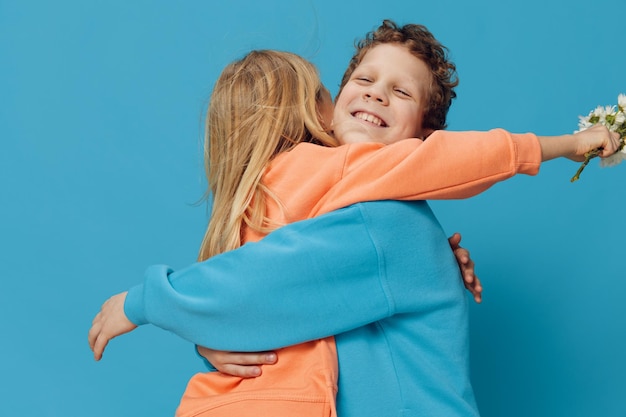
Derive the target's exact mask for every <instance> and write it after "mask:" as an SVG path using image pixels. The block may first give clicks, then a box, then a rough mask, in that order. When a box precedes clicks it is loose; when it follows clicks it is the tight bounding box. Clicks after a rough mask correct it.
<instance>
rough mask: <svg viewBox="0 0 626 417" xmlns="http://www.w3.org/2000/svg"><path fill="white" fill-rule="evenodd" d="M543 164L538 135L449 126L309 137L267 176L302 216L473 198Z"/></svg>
mask: <svg viewBox="0 0 626 417" xmlns="http://www.w3.org/2000/svg"><path fill="white" fill-rule="evenodd" d="M540 164H541V148H540V146H539V141H538V140H537V137H536V136H535V135H533V134H530V133H528V134H511V133H509V132H506V131H504V130H501V129H495V130H491V131H489V132H450V131H443V130H442V131H436V132H434V133H433V134H432V135H431V136H430V137H429V138H428V139H427V140H426V141H422V140H420V139H406V140H402V141H399V142H396V143H394V144H391V145H383V144H380V143H358V144H351V145H344V146H340V147H338V148H324V147H320V146H317V145H312V144H301V145H298V146H297V147H296V148H294V149H293V150H291V151H289V152H286V153H284V154H281V155H279V156H278V157H277V158H276V159H275V160H274V161H273V162H272V163H271V164H270V166H269V168H268V170H267V171H266V175H265V177H264V181H265V182H266V184H268V185H269V186H270V188H271V189H272V190H273V191H274V192H276V194H277V196H278V197H279V198H280V200H281V201H282V202H283V203H284V205H285V206H286V207H289V208H290V209H294V211H293V212H292V213H291V214H292V216H293V217H292V219H302V218H307V217H312V216H316V215H319V214H322V213H326V212H329V211H332V210H335V209H338V208H341V207H346V206H349V205H351V204H354V203H357V202H363V201H373V200H435V199H461V198H468V197H471V196H474V195H476V194H479V193H481V192H483V191H485V190H486V189H487V188H489V187H490V186H492V185H493V184H495V183H496V182H499V181H502V180H505V179H507V178H510V177H512V176H513V175H515V174H518V173H523V174H528V175H534V174H536V173H537V172H538V171H539V166H540ZM296 207H297V209H296Z"/></svg>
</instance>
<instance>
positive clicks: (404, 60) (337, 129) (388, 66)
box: [333, 44, 431, 144]
mask: <svg viewBox="0 0 626 417" xmlns="http://www.w3.org/2000/svg"><path fill="white" fill-rule="evenodd" d="M430 81H431V73H430V70H429V69H428V67H427V66H426V64H425V63H424V62H423V61H422V60H420V59H419V58H417V57H415V56H414V55H412V54H411V53H410V52H409V50H408V49H407V48H406V47H404V46H401V45H398V44H381V45H377V46H375V47H373V48H372V49H371V50H369V51H368V52H367V53H366V54H365V56H364V57H363V60H362V61H361V63H360V64H359V65H358V66H357V67H356V68H355V70H354V72H353V73H352V75H351V76H350V79H349V80H348V82H347V83H346V85H345V86H344V87H343V90H341V94H340V95H339V97H338V98H337V101H336V103H335V111H334V115H333V131H334V134H335V137H336V138H337V140H339V142H341V143H356V142H380V143H385V144H390V143H394V142H397V141H399V140H402V139H407V138H419V137H423V136H426V134H427V133H430V132H424V131H423V129H422V121H423V114H424V103H425V102H426V94H427V92H428V86H429V84H430Z"/></svg>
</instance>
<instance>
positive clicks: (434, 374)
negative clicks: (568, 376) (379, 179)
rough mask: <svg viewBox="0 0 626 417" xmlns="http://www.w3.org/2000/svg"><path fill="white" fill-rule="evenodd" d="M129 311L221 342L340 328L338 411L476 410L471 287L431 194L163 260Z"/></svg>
mask: <svg viewBox="0 0 626 417" xmlns="http://www.w3.org/2000/svg"><path fill="white" fill-rule="evenodd" d="M125 312H126V314H127V316H128V318H129V319H130V320H131V321H132V322H133V323H135V324H137V325H141V324H147V323H152V324H154V325H156V326H159V327H161V328H163V329H166V330H170V331H172V332H174V333H175V334H177V335H179V336H181V337H183V338H185V339H187V340H189V341H191V342H193V343H195V344H198V345H203V346H207V347H210V348H213V349H219V350H231V351H260V350H268V349H277V348H280V347H283V346H289V345H293V344H298V343H301V342H304V341H308V340H313V339H319V338H322V337H326V336H330V335H335V340H336V344H337V352H338V358H339V392H338V396H337V411H338V415H339V416H340V417H352V416H354V417H357V416H359V417H369V416H371V417H381V416H398V417H400V416H402V417H408V416H430V417H433V416H442V417H443V416H445V417H451V416H477V415H478V411H477V407H476V403H475V400H474V394H473V391H472V387H471V384H470V378H469V338H468V299H467V296H466V294H465V291H464V287H463V283H462V280H461V277H460V275H459V269H458V265H457V263H456V260H455V258H454V255H453V254H452V252H451V250H450V247H449V244H448V241H447V239H446V236H445V233H444V232H443V230H442V228H441V226H440V224H439V222H438V221H437V219H436V218H435V216H434V214H433V213H432V211H431V210H430V207H429V206H428V204H427V203H426V202H423V201H418V202H399V201H378V202H369V203H359V204H355V205H352V206H349V207H346V208H343V209H340V210H337V211H334V212H331V213H328V214H326V215H323V216H320V217H317V218H315V219H311V220H306V221H302V222H297V223H293V224H291V225H288V226H285V227H282V228H280V229H278V230H276V231H275V232H273V233H271V234H270V235H268V236H267V237H266V238H265V239H263V240H262V241H260V242H258V243H249V244H246V245H244V246H242V247H241V248H239V249H236V250H233V251H230V252H227V253H224V254H221V255H219V256H216V257H213V258H210V259H208V260H207V261H204V262H201V263H197V264H194V265H192V266H190V267H187V268H185V269H182V270H180V271H176V272H174V271H172V270H171V269H170V268H168V267H167V266H153V267H151V268H149V269H148V271H147V272H146V277H145V281H144V284H142V285H139V286H137V287H134V288H132V289H131V290H130V291H129V293H128V296H127V299H126V304H125ZM279 357H280V352H279Z"/></svg>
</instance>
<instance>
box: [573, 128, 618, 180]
mask: <svg viewBox="0 0 626 417" xmlns="http://www.w3.org/2000/svg"><path fill="white" fill-rule="evenodd" d="M620 134H621V135H622V137H621V138H620V139H619V142H620V146H619V147H618V148H617V152H619V151H621V150H622V149H624V146H625V143H624V134H623V133H622V132H620ZM598 155H600V149H594V150H593V151H589V152H587V153H586V154H585V160H584V161H583V163H582V164H581V165H580V167H579V168H578V171H576V174H575V175H574V176H573V177H572V179H571V180H570V182H574V181H578V180H579V179H580V174H581V173H582V172H583V169H585V167H586V166H587V164H588V163H589V161H591V160H592V159H593V158H595V157H596V156H598Z"/></svg>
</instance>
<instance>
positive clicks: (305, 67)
mask: <svg viewBox="0 0 626 417" xmlns="http://www.w3.org/2000/svg"><path fill="white" fill-rule="evenodd" d="M322 88H323V86H322V84H321V81H320V79H319V75H318V73H317V70H316V69H315V67H314V66H313V64H311V63H310V62H308V61H307V60H305V59H304V58H302V57H299V56H298V55H295V54H292V53H288V52H280V51H270V50H261V51H252V52H250V53H249V54H247V55H246V56H245V57H244V58H243V59H241V60H239V61H235V62H233V63H231V64H229V65H228V66H227V67H226V68H225V69H224V71H223V72H222V74H221V75H220V77H219V79H218V80H217V82H216V84H215V87H214V89H213V93H212V95H211V100H210V104H209V108H208V113H207V118H206V130H205V151H204V153H205V155H204V160H205V170H206V174H207V178H208V183H209V190H208V191H209V192H210V193H211V194H212V197H213V210H212V213H211V219H210V221H209V226H208V229H207V231H206V234H205V236H204V239H203V241H202V245H201V247H200V254H199V257H198V259H199V260H204V259H207V258H209V257H211V256H214V255H217V254H219V253H222V252H225V251H227V250H231V249H234V248H237V247H239V246H241V242H242V236H243V233H244V230H245V227H250V228H253V229H254V230H257V231H259V232H262V233H268V232H269V231H271V230H272V229H274V228H276V227H278V226H279V225H277V224H274V223H272V222H271V221H270V219H268V217H267V215H266V202H267V199H273V200H275V201H276V202H277V203H278V204H279V206H280V202H279V201H277V199H276V197H275V196H273V195H272V194H271V192H270V191H269V190H268V189H267V187H265V185H264V184H263V183H262V182H261V178H262V176H263V172H264V170H265V167H266V166H267V164H268V163H269V162H270V161H271V160H272V158H274V157H275V156H276V155H278V154H279V153H281V152H285V151H288V150H290V149H291V148H293V147H294V146H295V145H297V144H298V143H300V142H311V143H317V144H319V145H323V146H336V144H337V143H336V141H335V140H334V138H333V137H332V136H330V135H329V134H328V133H327V132H326V130H325V128H324V126H323V124H322V122H321V121H320V117H319V111H318V108H317V103H318V99H319V98H320V93H321V89H322Z"/></svg>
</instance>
